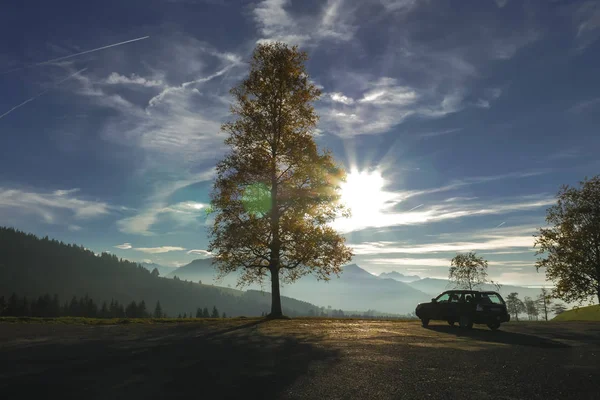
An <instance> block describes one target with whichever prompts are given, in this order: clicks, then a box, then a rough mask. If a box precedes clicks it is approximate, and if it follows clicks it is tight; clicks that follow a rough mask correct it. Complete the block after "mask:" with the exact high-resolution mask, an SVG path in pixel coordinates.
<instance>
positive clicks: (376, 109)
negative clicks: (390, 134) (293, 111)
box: [317, 74, 463, 137]
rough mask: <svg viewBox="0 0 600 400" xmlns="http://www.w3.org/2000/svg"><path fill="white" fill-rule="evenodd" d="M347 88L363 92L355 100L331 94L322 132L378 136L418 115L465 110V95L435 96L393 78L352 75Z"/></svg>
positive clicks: (324, 109) (320, 107)
mask: <svg viewBox="0 0 600 400" xmlns="http://www.w3.org/2000/svg"><path fill="white" fill-rule="evenodd" d="M347 78H348V79H347V80H346V81H347V84H348V86H352V87H353V88H354V90H355V91H356V90H357V89H358V90H359V91H360V92H361V94H360V98H359V100H358V101H354V99H352V98H351V97H349V96H346V95H343V94H342V92H340V91H336V92H332V94H330V96H329V98H330V99H331V101H325V102H320V103H319V104H318V106H317V107H318V112H319V114H320V115H321V119H320V125H319V126H320V129H322V130H324V131H326V132H329V133H332V134H335V135H338V136H343V137H350V136H355V135H361V134H379V133H383V132H387V131H388V130H389V129H391V128H392V127H394V126H396V125H398V124H400V123H402V122H403V121H404V120H405V119H406V118H408V117H410V116H413V115H418V116H422V117H429V118H438V117H442V116H444V115H447V114H450V113H454V112H456V111H459V110H460V109H462V107H463V104H462V95H460V94H459V93H458V92H453V93H449V94H445V95H442V96H438V95H436V94H434V93H431V92H429V93H428V92H427V91H421V92H419V91H418V90H417V89H416V88H413V87H410V86H407V85H401V84H400V83H399V82H398V81H397V80H396V79H394V78H390V77H379V78H373V77H371V76H370V75H368V74H349V75H348V76H347Z"/></svg>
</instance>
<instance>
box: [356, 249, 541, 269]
mask: <svg viewBox="0 0 600 400" xmlns="http://www.w3.org/2000/svg"><path fill="white" fill-rule="evenodd" d="M531 254H533V252H531ZM451 259H452V257H450V256H449V257H447V258H396V257H389V258H386V257H382V258H367V259H365V261H366V262H367V263H370V264H374V265H397V266H411V267H414V266H423V267H441V268H449V267H450V262H451ZM488 265H489V266H490V267H494V268H495V267H499V268H510V269H512V270H514V269H516V267H533V265H534V263H533V261H531V260H530V261H527V260H525V261H488Z"/></svg>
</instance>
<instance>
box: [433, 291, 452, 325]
mask: <svg viewBox="0 0 600 400" xmlns="http://www.w3.org/2000/svg"><path fill="white" fill-rule="evenodd" d="M449 299H450V294H449V293H442V294H440V295H439V296H438V297H437V298H436V299H435V303H432V305H433V312H432V316H431V319H444V315H445V314H446V313H447V312H448V311H447V309H448V300H449Z"/></svg>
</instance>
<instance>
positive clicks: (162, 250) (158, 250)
mask: <svg viewBox="0 0 600 400" xmlns="http://www.w3.org/2000/svg"><path fill="white" fill-rule="evenodd" d="M134 250H136V251H141V252H142V253H148V254H160V253H168V252H170V251H184V250H185V248H184V247H178V246H161V247H136V248H135V249H134Z"/></svg>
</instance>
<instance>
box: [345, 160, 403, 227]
mask: <svg viewBox="0 0 600 400" xmlns="http://www.w3.org/2000/svg"><path fill="white" fill-rule="evenodd" d="M385 183H386V182H385V179H384V178H383V177H382V176H381V172H380V171H372V172H367V171H357V170H352V171H351V172H350V173H348V175H347V177H346V182H345V183H344V184H342V185H341V194H342V197H341V201H342V203H344V204H345V205H346V206H347V207H348V208H349V209H350V211H351V213H352V216H351V217H350V218H349V219H344V220H340V221H339V222H338V224H336V225H338V228H340V229H342V230H351V229H352V228H355V227H359V226H368V225H370V223H369V222H371V223H372V222H374V221H376V220H379V219H380V217H381V214H382V211H383V210H384V209H385V208H386V203H387V202H388V201H389V200H391V197H393V196H392V195H391V193H388V192H385V191H384V187H385Z"/></svg>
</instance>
